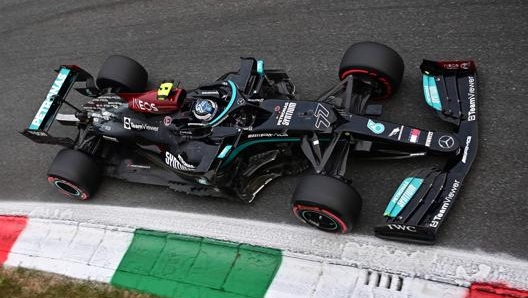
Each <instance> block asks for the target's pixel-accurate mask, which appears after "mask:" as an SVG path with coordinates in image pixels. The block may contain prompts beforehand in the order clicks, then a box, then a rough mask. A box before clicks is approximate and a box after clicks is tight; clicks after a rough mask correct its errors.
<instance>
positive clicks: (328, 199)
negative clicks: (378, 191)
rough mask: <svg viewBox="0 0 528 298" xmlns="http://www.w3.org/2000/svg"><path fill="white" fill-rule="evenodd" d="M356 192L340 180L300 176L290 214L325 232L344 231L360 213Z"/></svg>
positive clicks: (359, 202)
mask: <svg viewBox="0 0 528 298" xmlns="http://www.w3.org/2000/svg"><path fill="white" fill-rule="evenodd" d="M361 206H362V200H361V197H360V196H359V194H358V192H357V191H356V190H355V189H354V188H352V187H351V186H349V185H348V184H346V183H344V182H343V181H341V180H339V179H337V178H333V177H329V176H323V175H310V176H306V177H304V178H303V179H302V180H301V182H300V183H299V184H298V185H297V188H296V189H295V192H294V194H293V198H292V208H293V213H294V214H295V216H297V217H298V218H299V219H300V220H301V221H303V222H304V223H306V224H308V225H310V226H313V227H315V228H317V229H320V230H322V231H325V232H332V233H347V232H349V231H350V230H351V229H352V227H353V226H354V224H355V222H356V220H357V218H358V217H359V214H360V212H361Z"/></svg>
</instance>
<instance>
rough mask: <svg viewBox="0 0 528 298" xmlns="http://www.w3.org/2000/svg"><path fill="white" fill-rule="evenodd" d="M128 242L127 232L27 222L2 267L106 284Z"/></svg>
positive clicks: (66, 223) (56, 222)
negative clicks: (14, 267)
mask: <svg viewBox="0 0 528 298" xmlns="http://www.w3.org/2000/svg"><path fill="white" fill-rule="evenodd" d="M132 238H133V233H132V232H131V230H130V229H116V228H111V227H108V226H104V225H91V224H77V223H76V222H72V221H64V220H46V219H35V218H29V220H28V223H27V226H26V228H25V229H24V231H22V233H21V234H20V235H19V237H18V239H17V241H16V242H15V244H14V245H13V248H12V249H11V252H10V253H9V255H8V258H7V260H6V262H5V264H6V265H8V266H20V267H25V268H30V269H36V270H42V271H48V272H52V273H57V274H62V275H66V276H71V277H74V278H82V279H89V280H97V281H101V282H110V280H111V278H112V276H113V274H114V272H115V269H116V268H117V266H118V265H119V262H120V261H121V258H122V257H123V255H124V254H125V252H126V250H127V249H128V246H129V245H130V243H131V241H132Z"/></svg>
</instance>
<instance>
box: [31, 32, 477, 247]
mask: <svg viewBox="0 0 528 298" xmlns="http://www.w3.org/2000/svg"><path fill="white" fill-rule="evenodd" d="M403 71H404V64H403V60H402V58H401V57H400V55H399V54H398V53H396V52H395V51H394V50H393V49H391V48H389V47H387V46H385V45H382V44H379V43H375V42H361V43H356V44H353V45H352V46H350V47H349V48H348V50H347V51H346V52H345V54H344V56H343V58H342V61H341V64H340V66H339V82H338V83H337V84H336V85H335V86H334V87H332V88H330V89H328V90H327V91H325V92H324V93H323V94H322V95H321V96H319V97H318V98H314V99H312V100H299V99H297V96H296V94H295V86H294V84H293V83H292V82H291V80H290V78H289V76H288V74H287V73H286V72H285V71H283V70H277V69H266V68H265V67H264V63H263V61H262V60H257V59H254V58H241V67H240V69H239V70H238V71H234V72H229V73H226V74H224V75H222V76H221V77H219V78H218V79H217V80H216V81H214V82H213V83H210V84H204V85H201V86H198V87H197V88H196V89H192V90H185V89H183V88H180V87H179V84H177V85H175V84H174V82H173V81H164V82H162V83H161V85H160V87H159V89H157V90H156V89H154V90H146V86H147V79H148V75H147V72H146V70H145V69H144V68H143V67H142V66H141V65H140V64H139V63H138V62H136V61H134V60H132V59H130V58H128V57H125V56H119V55H114V56H110V57H109V58H108V59H107V60H106V61H105V62H104V64H103V66H102V67H101V69H100V71H99V73H98V75H97V77H95V78H94V77H93V76H92V75H90V74H89V73H88V72H86V71H85V70H83V69H82V68H80V67H78V66H76V65H61V66H60V67H59V69H58V70H57V73H58V74H57V77H56V79H55V81H54V82H53V84H52V86H51V89H50V90H49V92H48V94H47V95H46V97H45V98H44V101H43V103H42V104H41V106H40V108H39V110H38V111H37V113H36V116H35V118H34V119H33V121H32V122H31V124H30V125H29V127H28V128H27V129H25V130H24V131H23V132H22V134H23V135H25V136H26V137H28V138H30V139H31V140H33V141H35V142H38V143H46V144H58V145H62V146H64V147H65V148H64V149H62V150H61V151H59V153H58V154H57V156H56V157H55V159H54V160H53V162H52V164H51V166H50V168H49V171H48V180H49V182H50V183H51V184H52V185H53V186H55V187H56V188H57V189H58V190H59V191H60V192H62V193H63V194H65V195H67V196H70V197H73V198H78V199H82V200H85V199H88V198H89V197H91V196H93V195H94V193H95V192H96V190H97V187H98V185H99V183H100V181H101V178H102V176H104V175H106V176H111V177H117V178H120V179H124V180H127V181H131V182H138V183H146V184H153V185H163V186H168V187H170V188H172V189H174V190H177V191H182V192H185V193H188V194H192V195H203V196H214V197H224V198H232V199H237V200H240V201H243V202H251V201H253V199H254V198H255V197H256V195H257V194H258V193H259V191H260V190H262V188H263V187H264V186H265V185H266V184H268V183H269V182H270V181H272V180H273V179H275V178H277V177H280V176H283V175H292V174H298V173H302V172H306V171H308V170H309V169H311V170H310V171H309V174H308V175H306V176H305V177H303V178H302V179H301V181H300V183H299V184H298V185H297V187H296V189H295V191H294V194H293V198H292V201H291V207H292V210H293V213H294V214H295V215H296V216H297V217H298V218H299V219H300V220H302V221H303V222H305V223H307V224H308V225H311V226H314V227H316V228H318V229H321V230H323V231H328V232H339V233H345V232H349V231H350V230H351V229H352V226H353V225H354V224H355V222H356V219H357V217H358V215H359V213H360V210H361V206H362V199H361V197H360V195H359V194H358V192H357V191H356V190H355V189H354V188H353V187H352V186H351V181H350V179H349V178H347V177H346V176H345V173H346V168H347V164H348V158H349V156H351V155H353V154H361V155H363V154H365V153H368V155H370V156H381V157H389V158H392V157H394V158H402V157H415V156H424V155H443V156H446V157H447V158H446V160H447V163H446V164H445V167H443V168H441V169H434V168H424V169H419V170H416V171H414V172H413V173H411V174H410V175H409V176H408V177H407V178H405V179H404V180H403V182H402V183H401V185H400V186H399V187H398V188H397V190H396V192H395V193H394V195H393V197H392V198H391V199H390V200H389V203H388V206H387V208H386V210H385V211H384V213H383V215H384V218H385V220H384V221H385V222H384V223H383V224H381V225H380V226H377V227H375V229H374V231H375V234H376V235H377V236H379V237H382V238H388V239H395V240H406V241H413V242H421V243H432V242H433V241H434V240H435V235H436V234H437V231H438V229H439V227H440V225H441V224H442V223H443V222H444V221H445V219H446V215H447V213H448V212H449V210H450V209H451V207H452V206H453V203H454V201H455V199H456V198H457V196H458V194H459V192H460V189H461V186H462V183H463V180H464V178H465V176H466V174H467V173H468V171H469V169H470V167H471V165H472V163H473V161H474V159H475V156H476V153H477V120H478V115H477V91H476V90H477V87H476V85H477V79H476V69H475V64H474V63H473V62H472V61H448V62H434V61H427V60H424V61H423V63H422V64H421V71H422V74H423V91H424V94H425V101H426V103H427V104H428V105H429V106H430V108H431V109H432V111H433V112H434V113H436V115H437V116H439V118H440V119H442V120H444V121H447V122H449V123H451V124H453V127H454V130H453V131H452V132H438V131H428V130H423V129H419V128H415V127H410V126H407V125H404V124H398V123H390V122H387V121H384V120H382V119H380V118H379V117H380V116H381V114H382V107H381V105H379V104H378V102H376V100H379V99H383V98H387V97H390V96H391V95H392V94H393V93H394V92H396V91H397V90H398V87H399V86H400V83H401V81H402V76H403ZM79 83H82V84H79ZM74 85H76V88H75V90H77V91H78V92H80V93H81V94H82V95H85V96H87V97H88V98H89V100H87V102H86V103H85V104H83V105H82V106H81V107H76V106H74V105H73V104H71V103H70V102H68V101H67V100H66V97H67V95H68V93H69V91H70V90H71V89H72V88H73V87H74ZM64 104H66V105H67V106H70V107H71V108H72V109H73V110H74V111H75V113H70V114H62V113H59V109H60V108H61V106H63V105H64ZM54 121H58V122H59V123H61V124H64V125H71V126H73V127H76V129H77V135H76V137H75V139H72V138H69V137H55V136H52V135H50V133H49V129H50V126H51V125H52V123H53V122H54ZM380 211H382V210H380ZM380 213H381V212H380Z"/></svg>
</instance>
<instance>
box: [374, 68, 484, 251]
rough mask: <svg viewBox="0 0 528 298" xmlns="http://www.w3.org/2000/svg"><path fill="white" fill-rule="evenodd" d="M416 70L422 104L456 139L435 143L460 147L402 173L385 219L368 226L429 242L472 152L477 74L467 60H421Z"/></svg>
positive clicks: (380, 232) (455, 195)
mask: <svg viewBox="0 0 528 298" xmlns="http://www.w3.org/2000/svg"><path fill="white" fill-rule="evenodd" d="M421 69H422V73H423V85H424V94H425V100H426V102H427V104H429V106H431V108H432V109H433V111H434V112H435V113H436V114H437V115H438V116H439V117H440V118H441V119H442V120H444V121H447V122H450V123H453V124H455V125H456V129H455V136H456V138H457V140H451V139H449V137H448V136H446V138H444V139H442V138H440V139H438V140H435V141H437V142H438V145H439V146H441V147H448V146H453V144H456V143H459V144H460V149H459V151H458V153H457V154H455V155H453V156H452V157H451V158H449V160H448V161H447V164H446V166H445V167H444V168H443V169H420V170H417V171H414V172H413V173H411V174H410V175H409V176H408V177H407V178H405V179H404V181H403V182H402V183H401V184H400V186H399V187H398V189H397V190H396V192H395V193H394V195H393V197H392V199H391V200H390V201H389V204H388V206H387V208H386V210H385V212H384V216H385V218H386V223H385V224H384V225H381V226H378V227H375V229H374V231H375V235H376V236H378V237H381V238H386V239H392V240H402V241H410V242H419V243H432V242H434V241H435V238H436V234H437V232H438V230H439V228H440V226H441V224H442V223H443V222H444V221H445V220H446V217H447V214H448V212H449V210H451V208H452V206H453V204H454V202H455V200H456V199H457V198H458V196H459V193H460V189H461V187H462V184H463V181H464V178H465V177H466V175H467V174H468V172H469V170H470V168H471V165H472V164H473V161H474V160H475V157H476V154H477V147H478V127H477V121H478V114H477V87H476V85H477V77H476V67H475V64H474V63H473V61H450V62H433V61H424V62H423V63H422V66H421Z"/></svg>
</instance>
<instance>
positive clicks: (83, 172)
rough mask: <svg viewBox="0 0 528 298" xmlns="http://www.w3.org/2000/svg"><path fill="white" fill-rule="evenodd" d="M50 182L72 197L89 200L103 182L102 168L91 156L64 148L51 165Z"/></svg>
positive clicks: (49, 171)
mask: <svg viewBox="0 0 528 298" xmlns="http://www.w3.org/2000/svg"><path fill="white" fill-rule="evenodd" d="M48 182H49V183H50V184H51V185H53V186H54V187H55V188H57V190H58V191H59V192H60V193H62V194H64V195H66V196H68V197H70V198H73V199H80V200H87V199H89V198H90V197H91V196H93V194H94V193H95V192H96V191H97V188H98V187H99V184H100V183H101V168H100V167H99V165H98V164H97V163H96V162H95V161H94V160H93V158H92V157H91V156H89V155H87V154H85V153H83V152H80V151H77V150H72V149H63V150H61V151H59V153H57V156H55V159H54V160H53V162H52V163H51V165H50V168H49V170H48Z"/></svg>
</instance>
